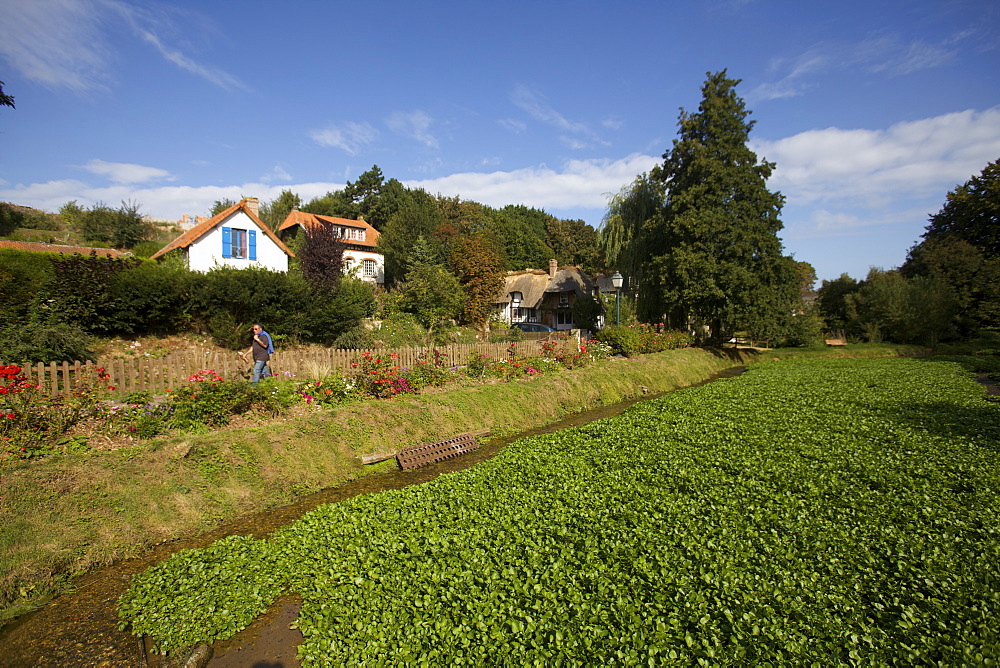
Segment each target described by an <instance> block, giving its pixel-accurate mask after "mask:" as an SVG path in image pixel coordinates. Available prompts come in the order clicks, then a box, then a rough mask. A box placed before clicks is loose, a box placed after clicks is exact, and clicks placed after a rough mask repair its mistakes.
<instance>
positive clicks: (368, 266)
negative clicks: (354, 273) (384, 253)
mask: <svg viewBox="0 0 1000 668" xmlns="http://www.w3.org/2000/svg"><path fill="white" fill-rule="evenodd" d="M361 271H362V273H364V275H365V276H366V277H367V278H375V276H377V275H378V263H377V262H375V260H363V261H362V262H361Z"/></svg>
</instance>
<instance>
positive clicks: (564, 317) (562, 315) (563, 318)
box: [556, 311, 573, 325]
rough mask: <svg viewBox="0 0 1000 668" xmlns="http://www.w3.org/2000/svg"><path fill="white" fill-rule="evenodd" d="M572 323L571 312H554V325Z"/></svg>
mask: <svg viewBox="0 0 1000 668" xmlns="http://www.w3.org/2000/svg"><path fill="white" fill-rule="evenodd" d="M572 324H573V313H572V312H567V311H559V312H557V313H556V325H572Z"/></svg>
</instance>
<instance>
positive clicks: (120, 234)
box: [64, 201, 150, 248]
mask: <svg viewBox="0 0 1000 668" xmlns="http://www.w3.org/2000/svg"><path fill="white" fill-rule="evenodd" d="M139 207H140V205H139V204H137V203H135V202H132V201H128V202H122V205H121V207H119V208H118V209H112V208H111V207H109V206H108V205H106V204H104V203H103V202H98V203H97V204H95V205H94V206H93V207H91V208H90V209H89V210H86V211H84V212H83V213H82V215H81V217H80V228H81V231H82V232H83V238H84V239H86V240H87V241H89V242H98V243H105V244H109V245H111V246H112V247H113V248H132V247H133V246H135V245H136V244H137V243H139V242H140V241H142V240H143V239H145V238H146V237H147V236H149V233H150V225H149V224H148V223H147V222H146V221H144V220H143V219H142V215H141V214H140V213H139ZM64 208H65V207H64Z"/></svg>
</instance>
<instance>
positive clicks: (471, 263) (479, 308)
mask: <svg viewBox="0 0 1000 668" xmlns="http://www.w3.org/2000/svg"><path fill="white" fill-rule="evenodd" d="M448 264H449V267H450V268H451V270H452V271H453V272H454V273H455V275H456V276H457V277H458V280H459V283H460V284H461V286H462V288H463V289H464V291H465V304H464V307H463V311H462V320H463V321H464V322H466V323H468V324H470V325H472V326H473V327H475V328H476V329H478V330H480V331H485V329H486V324H487V322H488V321H489V318H490V314H491V313H492V310H493V303H494V302H495V301H496V299H497V295H499V293H500V290H501V289H502V288H503V283H504V264H503V259H502V258H501V256H500V253H499V252H498V250H497V248H496V246H495V245H494V244H493V243H491V242H490V241H489V240H488V239H487V238H486V236H485V235H475V236H463V237H459V238H458V239H456V240H455V241H454V242H453V243H452V245H451V258H450V261H449V263H448Z"/></svg>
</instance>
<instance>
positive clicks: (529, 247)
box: [483, 204, 555, 270]
mask: <svg viewBox="0 0 1000 668" xmlns="http://www.w3.org/2000/svg"><path fill="white" fill-rule="evenodd" d="M483 210H484V213H485V214H486V220H485V225H486V227H487V228H489V230H490V232H492V233H493V238H494V239H496V242H497V244H498V245H499V246H500V247H502V249H503V257H504V267H505V268H506V269H508V270H521V269H542V268H544V267H547V266H548V261H549V258H552V257H555V252H554V251H553V250H552V249H551V248H550V247H549V245H548V244H547V243H546V235H547V232H546V223H547V222H548V221H549V220H550V219H552V216H550V215H549V214H547V213H545V212H544V211H542V210H540V209H533V208H530V207H526V206H524V205H523V204H517V205H514V204H511V205H508V206H505V207H503V208H500V209H492V208H490V207H484V209H483Z"/></svg>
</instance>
